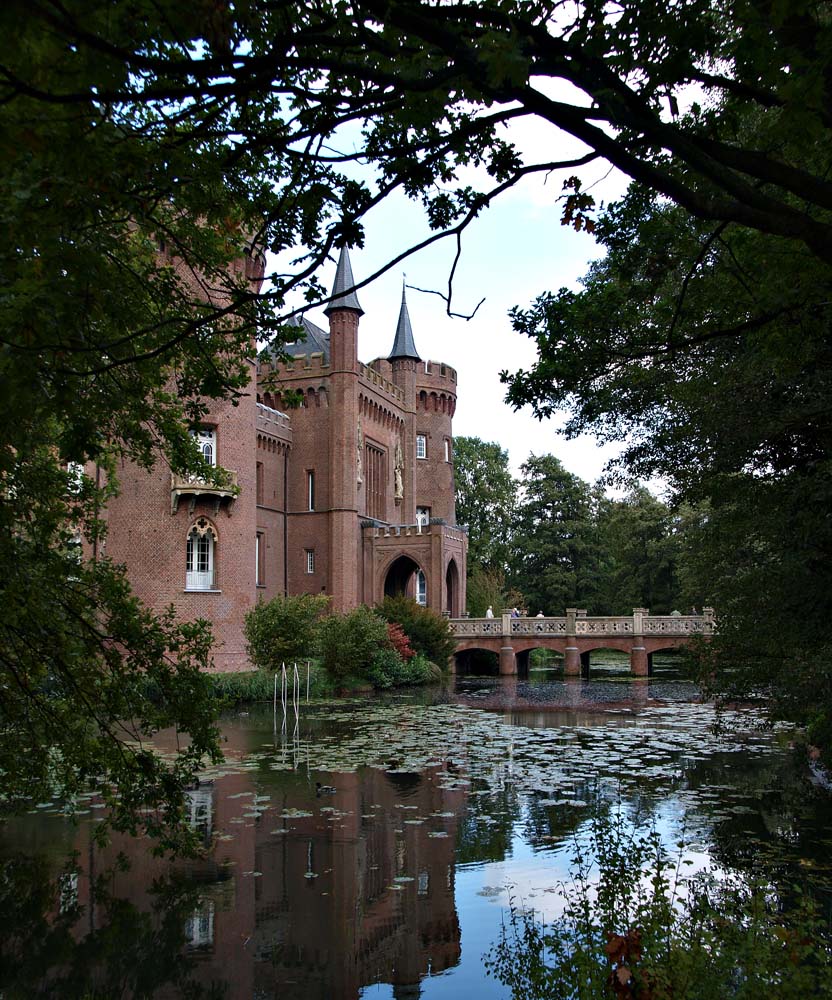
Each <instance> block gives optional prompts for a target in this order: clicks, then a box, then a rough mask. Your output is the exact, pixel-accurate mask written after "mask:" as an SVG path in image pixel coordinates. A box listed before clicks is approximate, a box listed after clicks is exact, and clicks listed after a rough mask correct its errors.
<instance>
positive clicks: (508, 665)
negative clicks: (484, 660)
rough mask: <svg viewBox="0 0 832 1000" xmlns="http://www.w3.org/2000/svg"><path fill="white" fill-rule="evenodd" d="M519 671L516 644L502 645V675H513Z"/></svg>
mask: <svg viewBox="0 0 832 1000" xmlns="http://www.w3.org/2000/svg"><path fill="white" fill-rule="evenodd" d="M516 673H517V657H516V656H515V655H514V646H500V676H501V677H511V676H514V675H516Z"/></svg>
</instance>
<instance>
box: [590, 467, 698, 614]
mask: <svg viewBox="0 0 832 1000" xmlns="http://www.w3.org/2000/svg"><path fill="white" fill-rule="evenodd" d="M676 528H677V525H676V521H675V518H674V517H673V515H672V513H671V511H670V510H669V508H668V507H667V506H666V505H665V504H664V503H662V502H661V501H660V500H658V499H656V497H654V496H653V495H652V493H650V491H649V490H647V489H646V488H645V487H643V486H635V487H634V488H633V489H632V490H630V492H629V493H628V494H627V496H625V497H623V498H622V499H616V500H606V501H604V502H602V503H601V504H599V506H598V541H599V545H600V548H601V550H602V553H603V567H602V569H601V571H600V572H599V577H598V606H597V608H596V610H597V612H598V613H599V614H629V612H630V611H632V609H633V608H634V607H648V608H650V609H651V610H652V611H654V612H655V613H656V614H669V613H670V611H671V610H672V609H673V608H675V607H677V606H678V605H679V604H680V603H681V597H682V595H681V592H680V586H679V582H678V572H679V570H678V559H679V549H680V540H679V537H678V532H677V530H676Z"/></svg>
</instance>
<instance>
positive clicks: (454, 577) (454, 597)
mask: <svg viewBox="0 0 832 1000" xmlns="http://www.w3.org/2000/svg"><path fill="white" fill-rule="evenodd" d="M445 610H446V611H447V612H448V614H449V615H450V616H451V618H459V570H458V569H457V568H456V561H455V560H454V559H451V561H450V562H449V563H448V569H447V571H446V572H445Z"/></svg>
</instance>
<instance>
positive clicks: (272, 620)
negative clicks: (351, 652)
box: [244, 594, 329, 673]
mask: <svg viewBox="0 0 832 1000" xmlns="http://www.w3.org/2000/svg"><path fill="white" fill-rule="evenodd" d="M328 603H329V598H328V597H325V596H323V595H322V594H299V595H297V596H296V597H275V598H274V599H273V600H271V601H267V602H265V603H264V602H260V603H258V604H257V605H256V606H255V607H253V608H252V609H251V611H249V613H248V614H247V615H246V617H245V626H244V628H245V635H246V640H247V642H248V655H249V658H250V659H251V662H252V663H253V664H254V665H255V666H256V667H257V668H258V669H259V670H267V671H269V672H271V673H275V672H276V671H278V670H280V666H281V664H282V663H287V664H288V663H292V662H294V661H295V660H303V659H306V658H308V657H309V656H311V655H312V652H313V650H314V647H315V641H316V635H317V630H318V626H319V619H320V617H321V615H322V614H323V613H324V611H325V610H326V607H327V604H328Z"/></svg>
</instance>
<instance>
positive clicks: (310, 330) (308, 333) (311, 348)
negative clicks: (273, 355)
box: [283, 314, 329, 361]
mask: <svg viewBox="0 0 832 1000" xmlns="http://www.w3.org/2000/svg"><path fill="white" fill-rule="evenodd" d="M286 326H299V327H300V328H301V330H302V331H303V332H302V334H301V335H299V336H298V338H297V340H293V341H292V342H291V343H289V344H286V345H285V347H284V348H283V349H284V350H285V351H286V353H287V354H289V355H292V356H294V355H296V354H314V353H315V352H317V351H320V352H321V354H323V356H324V361H329V331H328V330H322V329H321V328H320V327H319V326H316V325H315V324H314V323H313V322H312V320H310V319H307V318H306V317H305V316H298V315H296V314H295V315H292V316H290V317H289V318H288V319H287V320H286Z"/></svg>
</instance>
